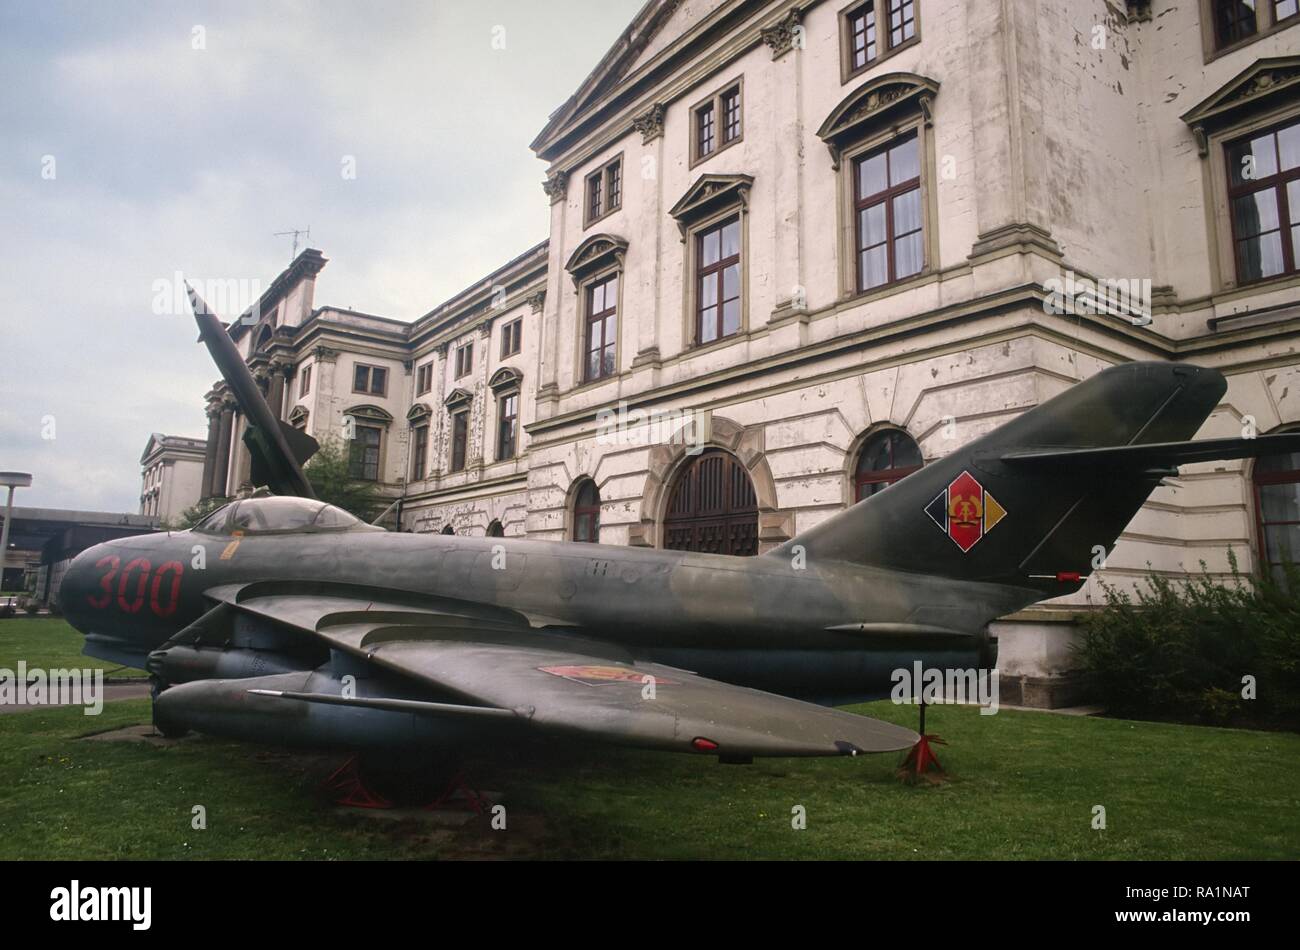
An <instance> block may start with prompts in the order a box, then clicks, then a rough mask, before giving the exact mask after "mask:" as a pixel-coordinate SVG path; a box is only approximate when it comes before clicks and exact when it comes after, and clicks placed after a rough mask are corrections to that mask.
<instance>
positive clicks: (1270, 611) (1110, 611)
mask: <svg viewBox="0 0 1300 950" xmlns="http://www.w3.org/2000/svg"><path fill="white" fill-rule="evenodd" d="M1229 562H1230V564H1231V566H1232V578H1231V581H1230V583H1227V584H1225V583H1222V582H1221V581H1219V580H1216V579H1214V578H1212V577H1211V576H1210V575H1209V572H1208V571H1207V570H1206V567H1205V564H1204V562H1202V564H1201V573H1200V574H1199V575H1195V574H1192V575H1188V576H1186V577H1185V578H1170V577H1167V576H1163V575H1159V574H1155V573H1152V574H1150V575H1149V576H1148V577H1146V578H1145V580H1144V582H1143V584H1140V585H1135V587H1134V589H1133V592H1132V593H1130V592H1128V591H1126V590H1121V589H1119V588H1117V587H1113V586H1111V585H1108V584H1105V583H1104V582H1103V584H1102V587H1103V589H1104V590H1105V594H1106V606H1105V607H1103V608H1102V609H1100V610H1098V611H1095V612H1094V613H1092V614H1090V615H1089V616H1087V617H1086V618H1085V619H1084V623H1083V637H1082V639H1081V642H1080V644H1079V646H1078V647H1077V648H1076V650H1077V657H1078V661H1079V666H1080V670H1081V674H1082V677H1083V682H1084V685H1085V688H1086V689H1087V691H1088V694H1089V696H1090V698H1091V699H1092V700H1094V701H1096V702H1100V703H1103V704H1105V706H1106V708H1107V711H1108V712H1109V714H1111V715H1115V716H1125V717H1130V718H1142V719H1164V720H1173V721H1178V722H1196V723H1204V724H1210V725H1241V726H1256V727H1264V728H1286V729H1292V730H1297V729H1300V568H1298V567H1296V566H1295V565H1291V564H1288V565H1286V566H1285V570H1284V571H1283V575H1282V576H1281V577H1276V576H1273V575H1269V574H1263V575H1260V576H1257V577H1254V578H1247V577H1244V576H1243V575H1242V574H1240V573H1239V571H1238V568H1237V560H1236V557H1235V555H1234V554H1233V553H1232V552H1231V551H1229Z"/></svg>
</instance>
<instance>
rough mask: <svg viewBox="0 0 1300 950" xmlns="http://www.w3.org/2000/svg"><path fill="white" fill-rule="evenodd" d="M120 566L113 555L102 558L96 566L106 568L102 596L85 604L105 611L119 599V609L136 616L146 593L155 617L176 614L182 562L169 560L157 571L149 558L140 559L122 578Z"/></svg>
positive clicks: (129, 564) (131, 563) (101, 581)
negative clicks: (119, 574)
mask: <svg viewBox="0 0 1300 950" xmlns="http://www.w3.org/2000/svg"><path fill="white" fill-rule="evenodd" d="M121 563H122V562H121V560H120V559H118V558H116V557H114V556H112V555H109V556H108V557H102V558H100V559H99V560H98V561H96V562H95V567H97V568H100V569H104V568H107V570H105V571H104V573H103V575H102V576H101V577H100V579H99V587H100V589H101V590H102V591H103V593H102V594H90V595H87V597H86V603H88V604H90V606H92V607H94V608H95V609H96V610H104V609H106V608H107V607H108V606H109V605H110V604H111V603H113V600H114V597H115V596H116V599H117V606H118V607H119V608H120V609H121V610H122V611H123V612H125V613H128V614H136V613H139V612H140V611H141V610H142V609H143V608H144V605H145V601H146V592H147V593H148V598H147V599H148V603H149V610H150V611H152V612H153V613H154V615H155V616H158V617H170V616H171V615H172V614H174V613H175V612H176V608H177V606H178V605H179V604H180V596H181V577H182V575H184V573H185V565H184V564H182V563H181V562H180V561H168V562H167V563H165V564H162V565H160V566H159V568H158V570H156V571H155V570H154V569H153V564H152V563H151V562H150V561H149V559H148V558H143V557H138V558H136V559H134V560H132V561H128V562H127V565H126V567H124V568H122V574H121V577H120V578H119V577H118V568H119V567H120V566H121ZM133 574H134V575H136V576H135V577H134V584H132V580H133V578H132V575H133ZM150 575H152V577H153V583H152V584H150V583H149V580H150ZM114 581H116V584H114Z"/></svg>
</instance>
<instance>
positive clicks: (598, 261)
mask: <svg viewBox="0 0 1300 950" xmlns="http://www.w3.org/2000/svg"><path fill="white" fill-rule="evenodd" d="M626 253H627V241H625V240H623V239H622V238H621V237H617V236H616V235H613V234H593V235H592V236H591V237H589V238H587V239H586V240H585V241H583V242H582V243H581V244H579V245H578V246H577V247H576V248H574V250H573V253H572V254H570V255H569V260H568V261H567V262H566V263H565V265H564V269H565V270H567V271H568V272H569V273H570V274H571V275H572V276H573V279H574V280H575V281H576V280H578V279H579V278H580V277H581V276H582V275H583V274H587V273H590V272H591V271H593V270H598V269H600V268H602V267H605V266H607V265H610V264H617V265H622V263H623V255H624V254H626Z"/></svg>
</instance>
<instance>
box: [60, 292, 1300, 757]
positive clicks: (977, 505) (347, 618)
mask: <svg viewBox="0 0 1300 950" xmlns="http://www.w3.org/2000/svg"><path fill="white" fill-rule="evenodd" d="M191 301H192V304H193V306H194V310H195V318H196V320H197V322H198V326H199V330H200V339H201V340H202V341H203V342H204V343H205V344H206V346H207V347H208V349H209V351H210V352H211V353H212V355H213V358H214V360H215V361H216V363H217V365H218V367H219V368H220V369H221V372H222V374H223V375H224V377H225V379H226V382H227V383H228V384H229V386H230V389H231V391H232V393H233V394H234V395H235V397H236V398H237V400H238V402H239V405H240V407H241V409H242V410H243V412H244V414H245V416H246V417H247V418H248V419H249V421H250V426H249V434H248V435H247V436H246V441H247V443H248V446H249V449H250V451H251V453H252V457H253V469H252V471H253V474H254V478H255V481H257V482H258V483H259V484H263V485H265V486H266V487H267V488H269V490H270V491H271V492H273V493H275V494H274V495H271V496H269V497H250V498H244V499H241V500H236V501H232V502H231V503H230V504H228V505H226V506H225V507H223V508H221V509H219V510H217V511H215V512H214V513H212V514H211V515H210V516H209V517H207V518H206V519H205V520H203V521H202V522H201V523H200V524H198V525H196V526H195V527H194V528H192V529H190V530H187V531H169V532H165V533H159V534H154V535H145V536H138V537H131V538H123V539H119V540H115V541H109V542H107V543H105V544H100V545H97V546H95V547H93V548H91V549H89V550H87V551H85V552H83V553H82V554H81V555H79V556H78V557H77V558H76V560H75V561H74V562H73V564H72V565H71V567H70V568H69V570H68V572H67V574H66V576H65V577H64V580H63V583H62V588H61V592H60V600H61V604H62V608H63V611H64V614H65V615H66V617H67V618H68V620H69V621H70V622H71V623H72V624H73V625H74V626H75V627H76V628H77V629H78V630H80V631H82V632H83V633H84V634H85V638H86V642H85V652H86V653H87V654H89V655H91V656H94V657H99V658H102V659H106V660H110V661H114V662H120V663H126V664H130V665H133V666H138V667H145V668H147V669H148V670H149V672H150V673H151V675H152V677H153V681H154V686H155V688H154V701H153V708H154V717H155V721H156V723H157V724H158V726H159V728H161V729H162V730H163V731H164V732H165V733H168V734H174V733H178V732H183V731H186V730H195V731H198V732H200V733H208V734H212V735H217V736H224V737H231V738H235V739H242V740H248V741H252V742H273V743H275V744H278V745H300V746H306V747H315V748H325V749H346V750H360V751H367V750H369V751H374V750H388V751H389V752H396V753H399V754H406V753H412V754H416V755H420V754H426V753H432V752H436V751H438V750H445V749H449V748H465V747H467V746H468V747H471V748H476V749H484V748H491V747H492V746H493V744H494V743H497V742H507V741H513V740H516V739H521V738H523V739H527V738H532V737H547V736H554V735H567V736H571V737H573V736H576V737H580V738H582V739H584V740H590V741H592V742H593V743H611V744H614V745H620V746H632V747H638V748H643V749H653V750H661V751H665V752H680V753H687V754H695V755H709V756H717V757H718V758H719V759H721V760H723V761H728V762H744V761H749V760H752V758H753V757H755V756H850V755H856V754H859V753H867V752H889V751H895V750H903V749H907V748H909V747H912V746H913V744H914V743H917V742H918V739H919V736H918V734H917V733H916V732H914V731H912V730H911V729H908V728H905V727H902V726H898V725H894V724H891V723H885V722H880V721H877V720H873V719H870V718H866V717H864V716H859V715H854V714H851V713H848V712H844V711H840V710H836V709H833V708H830V707H831V706H832V705H837V704H844V703H847V702H852V701H857V700H862V699H867V698H875V697H879V696H882V695H886V694H887V692H888V690H889V688H890V684H891V673H892V672H893V671H894V670H897V669H911V668H912V664H913V663H914V662H915V661H918V660H919V661H921V662H922V663H923V664H924V665H925V666H926V667H941V668H960V669H970V668H989V667H991V666H992V665H993V663H994V657H993V648H992V644H991V643H990V640H989V633H988V625H989V622H990V621H992V620H994V619H995V618H997V617H1001V616H1003V615H1005V614H1008V613H1011V612H1013V611H1016V610H1019V609H1021V608H1023V607H1026V606H1028V605H1029V604H1033V603H1036V602H1038V601H1041V600H1045V599H1049V598H1053V597H1058V596H1060V595H1063V594H1069V593H1072V592H1074V591H1077V590H1078V589H1079V588H1080V586H1081V585H1082V584H1083V583H1084V582H1085V580H1086V578H1087V576H1088V574H1089V573H1090V572H1091V570H1092V565H1093V561H1094V556H1095V552H1096V551H1097V550H1098V549H1100V550H1102V551H1105V552H1109V551H1110V550H1111V549H1112V546H1113V545H1114V542H1115V539H1116V538H1117V537H1118V536H1119V534H1120V532H1121V531H1122V530H1123V529H1124V528H1125V526H1126V525H1127V524H1128V523H1129V521H1130V519H1131V518H1132V517H1133V516H1134V514H1135V513H1136V512H1137V510H1138V509H1139V507H1140V506H1141V505H1142V504H1143V502H1145V501H1146V499H1147V497H1148V496H1149V495H1150V494H1151V493H1152V491H1153V490H1154V489H1155V488H1156V487H1157V486H1158V485H1159V484H1160V482H1161V480H1162V479H1164V478H1166V477H1169V476H1174V475H1176V474H1177V470H1178V466H1179V465H1181V464H1186V463H1191V462H1202V461H1207V460H1211V459H1231V458H1244V457H1248V456H1257V455H1263V454H1272V453H1277V452H1294V451H1300V434H1297V435H1276V436H1260V437H1258V438H1253V439H1244V438H1243V439H1213V440H1208V441H1199V442H1189V441H1186V440H1187V439H1189V438H1190V437H1191V436H1192V435H1193V434H1194V433H1195V432H1196V431H1197V429H1198V428H1199V427H1200V426H1201V424H1202V423H1203V422H1204V421H1205V419H1206V418H1207V417H1208V416H1209V414H1210V413H1211V411H1212V410H1213V409H1214V407H1215V406H1216V405H1217V404H1218V403H1219V401H1220V399H1221V397H1222V396H1223V394H1224V392H1225V390H1226V383H1225V381H1224V377H1223V375H1222V374H1221V373H1219V372H1217V371H1215V370H1214V369H1209V368H1205V367H1198V366H1192V365H1188V364H1180V363H1166V362H1138V363H1128V364H1124V365H1118V366H1114V367H1112V368H1109V369H1106V370H1104V371H1102V372H1100V373H1097V374H1096V375H1094V376H1092V377H1091V378H1089V379H1086V380H1084V381H1082V382H1079V383H1077V384H1075V385H1074V386H1072V387H1071V388H1069V389H1068V390H1066V391H1064V392H1062V393H1061V394H1060V395H1058V396H1056V397H1055V398H1053V399H1050V400H1048V401H1047V402H1045V403H1043V404H1042V405H1040V406H1039V407H1037V408H1035V409H1032V410H1029V411H1027V412H1025V413H1023V414H1022V415H1020V416H1019V417H1017V418H1016V419H1014V420H1013V421H1011V422H1008V423H1007V424H1005V425H1003V426H1001V427H999V428H997V429H995V430H993V431H992V432H990V433H988V434H987V435H985V436H983V437H981V438H978V439H976V440H974V441H973V442H970V443H969V444H967V445H965V446H964V447H962V448H960V449H957V450H956V451H953V452H952V453H950V454H949V455H947V456H945V457H943V458H940V459H937V460H935V461H933V462H932V463H930V464H928V465H926V466H925V467H924V468H922V469H920V470H919V471H917V472H915V473H913V474H911V475H909V476H908V477H907V478H905V479H903V480H902V481H900V482H898V483H896V484H894V485H892V486H891V487H889V488H888V489H887V490H885V491H883V492H880V493H877V494H873V495H871V496H870V497H868V498H866V499H865V500H863V501H861V502H859V503H857V504H855V505H853V506H852V507H851V508H849V509H847V510H846V511H844V512H842V513H840V514H837V515H835V516H833V517H830V518H827V519H826V520H824V521H822V522H821V523H819V524H817V525H816V526H815V527H813V528H811V529H810V530H808V531H806V532H804V533H802V534H800V535H798V536H797V537H795V538H793V539H791V540H790V541H788V542H786V543H785V544H782V545H781V546H780V547H777V548H775V549H774V550H771V551H768V552H766V553H764V554H762V555H760V556H758V557H750V558H741V557H730V556H724V555H712V554H700V553H691V552H683V551H671V550H652V549H643V548H630V547H621V546H613V545H598V544H574V543H565V542H554V541H538V540H527V539H515V538H492V537H487V538H472V537H462V536H446V535H440V534H410V533H400V532H389V531H385V530H383V529H380V528H376V527H374V526H371V525H367V524H364V523H363V522H361V521H359V520H358V519H357V518H355V517H353V516H352V515H350V514H348V513H346V512H344V511H342V510H340V509H338V508H336V507H333V506H331V505H328V504H325V503H323V502H321V501H318V500H315V499H314V498H313V497H312V493H311V486H310V482H309V481H308V480H307V478H306V477H305V476H304V473H303V469H302V464H303V462H305V460H306V459H307V458H308V457H309V456H310V454H311V452H313V451H314V450H315V443H314V442H313V441H312V440H311V439H309V438H307V437H305V436H304V435H303V434H302V433H300V432H297V431H295V430H293V429H291V428H290V427H288V426H286V425H285V424H284V423H283V422H280V421H279V420H277V419H275V418H274V417H273V414H272V413H271V411H270V409H269V408H268V407H267V405H266V403H265V401H264V400H263V398H262V395H261V392H260V390H259V389H258V387H257V385H256V383H255V382H254V381H253V379H252V377H251V375H250V374H249V371H248V368H247V366H246V365H245V364H244V361H243V360H242V358H241V357H240V356H239V354H238V352H237V350H236V349H235V347H234V345H233V343H232V341H231V339H230V336H229V334H228V331H227V330H226V328H225V327H224V326H223V325H222V323H221V322H220V321H219V320H218V319H217V317H216V315H215V314H212V313H211V312H210V311H209V310H208V308H207V307H206V305H204V304H203V302H202V301H201V300H199V299H198V298H197V297H196V296H193V292H192V291H191Z"/></svg>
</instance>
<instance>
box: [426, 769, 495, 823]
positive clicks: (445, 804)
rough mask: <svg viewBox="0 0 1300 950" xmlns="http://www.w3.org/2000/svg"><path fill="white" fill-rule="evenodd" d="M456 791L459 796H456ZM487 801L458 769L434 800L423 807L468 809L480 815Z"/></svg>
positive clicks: (435, 809)
mask: <svg viewBox="0 0 1300 950" xmlns="http://www.w3.org/2000/svg"><path fill="white" fill-rule="evenodd" d="M457 793H459V794H460V797H459V798H457ZM488 804H489V802H488V800H487V799H486V798H484V797H483V793H482V792H480V791H479V790H478V789H476V788H474V786H472V785H470V784H469V781H468V780H467V779H466V778H465V773H464V771H458V772H457V773H456V774H455V775H453V776H452V779H451V781H450V782H448V783H447V787H446V788H445V789H443V792H442V794H441V795H439V796H438V797H437V798H436V799H435V800H434V801H431V802H429V804H427V805H425V806H424V808H425V810H426V811H451V810H453V809H461V808H464V809H468V810H469V811H472V812H473V813H474V814H476V815H482V814H483V811H484V809H485V808H486V807H487V806H488Z"/></svg>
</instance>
